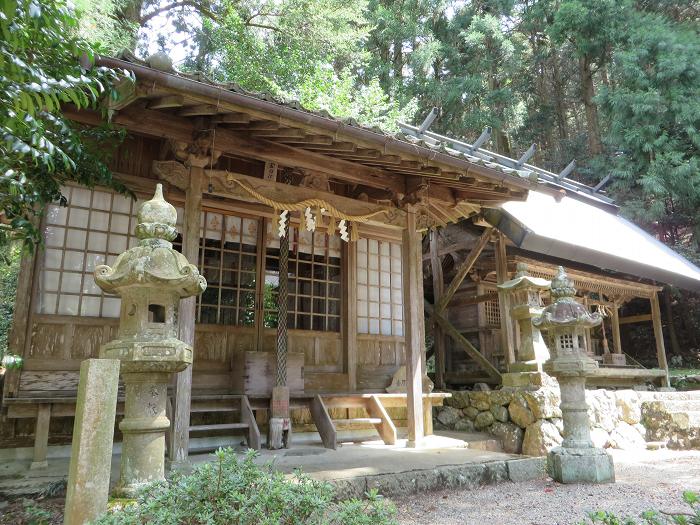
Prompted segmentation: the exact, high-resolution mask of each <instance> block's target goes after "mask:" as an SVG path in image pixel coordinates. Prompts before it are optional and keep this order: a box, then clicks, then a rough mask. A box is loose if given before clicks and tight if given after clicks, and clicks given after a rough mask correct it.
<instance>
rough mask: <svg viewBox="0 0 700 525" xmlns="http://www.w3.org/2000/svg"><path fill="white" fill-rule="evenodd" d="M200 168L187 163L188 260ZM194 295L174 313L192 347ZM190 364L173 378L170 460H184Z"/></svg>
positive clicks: (198, 210)
mask: <svg viewBox="0 0 700 525" xmlns="http://www.w3.org/2000/svg"><path fill="white" fill-rule="evenodd" d="M203 178H204V173H203V170H202V168H200V167H196V166H190V177H189V188H188V189H187V193H186V197H185V218H184V219H185V225H184V228H183V232H182V254H183V255H184V256H185V257H186V258H187V260H188V261H189V262H190V264H194V265H197V264H198V262H199V226H200V220H201V215H202V184H203V182H202V180H203ZM196 304H197V298H196V297H188V298H187V299H183V300H181V301H180V311H179V317H178V324H179V336H180V340H181V341H184V342H185V343H186V344H188V345H190V346H191V347H193V348H194V332H195V321H196ZM191 396H192V365H190V366H188V367H187V368H186V369H185V370H183V371H182V372H179V373H178V374H177V376H176V380H175V402H174V406H173V422H172V425H173V427H172V428H173V432H172V438H173V439H172V445H171V447H170V460H171V461H173V462H175V463H181V462H184V461H187V456H188V454H189V444H190V405H191V402H192V397H191Z"/></svg>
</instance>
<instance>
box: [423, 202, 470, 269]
mask: <svg viewBox="0 0 700 525" xmlns="http://www.w3.org/2000/svg"><path fill="white" fill-rule="evenodd" d="M430 189H431V190H432V188H430ZM473 247H474V240H473V239H469V240H466V241H461V242H453V243H451V244H448V245H447V246H443V247H442V248H440V249H439V250H438V257H442V256H443V255H447V254H448V253H454V252H457V251H459V250H468V249H471V248H473ZM428 259H430V253H425V254H423V260H424V261H427V260H428Z"/></svg>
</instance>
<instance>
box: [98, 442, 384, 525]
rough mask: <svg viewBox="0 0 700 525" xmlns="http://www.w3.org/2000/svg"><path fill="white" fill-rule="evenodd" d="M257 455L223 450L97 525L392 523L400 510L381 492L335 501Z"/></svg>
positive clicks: (324, 486) (327, 488)
mask: <svg viewBox="0 0 700 525" xmlns="http://www.w3.org/2000/svg"><path fill="white" fill-rule="evenodd" d="M256 455H257V453H255V452H254V451H252V450H251V451H249V452H248V453H247V454H246V455H245V457H243V458H239V457H237V456H236V454H235V453H234V452H233V450H231V449H230V448H229V449H225V450H222V449H220V450H218V451H217V452H216V453H215V456H216V461H214V462H208V463H204V464H201V465H198V466H197V467H195V469H194V470H193V472H192V473H191V474H189V475H184V474H178V473H176V474H174V475H173V476H172V478H171V479H170V480H168V481H166V482H160V483H153V484H151V485H148V486H147V487H145V488H144V489H143V491H141V493H140V494H139V495H138V498H137V500H136V502H135V503H132V504H126V505H123V506H120V507H119V508H116V507H113V509H112V510H111V511H109V512H108V513H107V514H104V515H103V516H102V517H100V518H99V519H98V520H97V521H96V522H94V525H133V524H140V523H148V524H151V525H179V524H181V523H187V524H188V525H224V524H225V525H273V524H274V525H303V524H313V525H341V524H342V525H390V524H395V523H396V518H395V516H396V510H395V508H394V507H393V505H391V504H390V503H389V502H387V501H386V500H384V499H383V498H382V497H381V496H379V495H378V494H377V493H376V492H371V493H368V494H367V496H368V497H367V499H366V500H358V499H352V500H346V501H340V502H334V495H335V494H334V489H333V487H332V486H331V485H330V484H329V483H326V482H322V481H317V480H314V479H311V478H310V477H308V476H306V475H304V474H302V473H301V472H295V473H294V475H293V477H292V478H291V479H289V478H287V477H285V475H284V474H282V473H280V472H276V471H274V470H273V469H272V465H270V464H268V465H265V466H262V467H261V466H258V465H256V464H255V463H254V459H255V457H256Z"/></svg>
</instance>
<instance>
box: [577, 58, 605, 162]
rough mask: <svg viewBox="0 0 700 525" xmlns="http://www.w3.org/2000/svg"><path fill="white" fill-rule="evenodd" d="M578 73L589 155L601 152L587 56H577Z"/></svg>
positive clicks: (593, 91)
mask: <svg viewBox="0 0 700 525" xmlns="http://www.w3.org/2000/svg"><path fill="white" fill-rule="evenodd" d="M579 74H580V76H581V100H582V102H583V105H584V107H585V108H586V125H587V128H588V149H589V150H590V152H591V155H600V154H601V153H602V152H603V146H602V142H601V140H600V125H599V122H598V106H597V105H596V104H595V102H593V97H594V96H595V87H594V86H593V71H592V70H591V63H590V60H589V57H588V56H586V55H584V56H582V57H581V58H579Z"/></svg>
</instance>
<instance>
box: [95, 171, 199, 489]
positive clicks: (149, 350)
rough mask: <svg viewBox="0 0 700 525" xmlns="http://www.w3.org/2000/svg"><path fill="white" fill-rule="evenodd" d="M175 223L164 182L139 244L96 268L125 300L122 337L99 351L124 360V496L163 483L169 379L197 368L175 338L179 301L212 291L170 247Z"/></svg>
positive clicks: (147, 207)
mask: <svg viewBox="0 0 700 525" xmlns="http://www.w3.org/2000/svg"><path fill="white" fill-rule="evenodd" d="M176 220H177V213H176V211H175V208H174V207H173V206H171V205H170V204H168V203H167V202H165V200H163V193H162V188H161V185H160V184H159V185H158V186H157V189H156V193H155V196H154V197H153V199H152V200H150V201H148V202H145V203H144V204H143V206H142V207H141V209H140V210H139V214H138V225H137V226H136V236H137V237H138V238H139V244H138V245H137V246H135V247H134V248H131V249H129V250H127V251H126V252H124V253H122V254H121V255H120V256H119V257H117V260H116V262H115V263H114V267H113V268H110V267H109V266H104V265H103V266H98V267H97V268H96V269H95V282H96V283H97V284H98V286H99V287H100V288H102V289H103V290H104V291H105V292H108V293H113V294H117V295H119V296H121V298H122V302H121V312H120V322H119V333H118V336H117V339H115V340H114V341H110V342H109V343H107V344H105V345H104V346H103V347H102V348H101V349H100V357H102V358H108V359H119V360H120V361H121V373H122V378H123V380H124V386H125V413H124V419H123V420H122V422H121V423H120V424H119V429H120V430H121V431H122V433H123V435H124V441H123V444H122V456H121V469H120V477H119V482H118V484H117V488H116V493H117V494H118V495H121V496H126V497H133V496H134V494H135V493H136V491H137V490H138V489H139V487H141V486H142V485H144V484H146V483H150V482H152V481H157V480H162V479H164V477H165V431H166V430H167V429H168V428H169V427H170V421H169V420H168V418H167V417H166V415H165V410H166V408H165V407H166V400H167V389H168V384H169V382H170V377H171V374H173V373H175V372H179V371H181V370H184V369H185V368H186V367H187V366H189V365H191V364H192V348H191V347H190V346H189V345H187V344H185V343H184V342H182V341H180V340H179V339H178V338H177V333H178V324H177V314H178V307H179V303H180V299H181V298H184V297H190V296H192V295H197V294H200V293H202V292H203V291H204V290H205V289H206V281H205V280H204V278H203V277H202V276H200V275H199V272H198V271H197V268H196V267H195V266H193V265H191V264H189V263H188V262H187V259H186V258H185V257H184V256H183V255H182V254H181V253H180V252H177V251H175V250H174V249H173V247H172V242H171V241H172V240H173V239H174V238H175V237H176V235H177V231H176V230H175V222H176Z"/></svg>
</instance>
